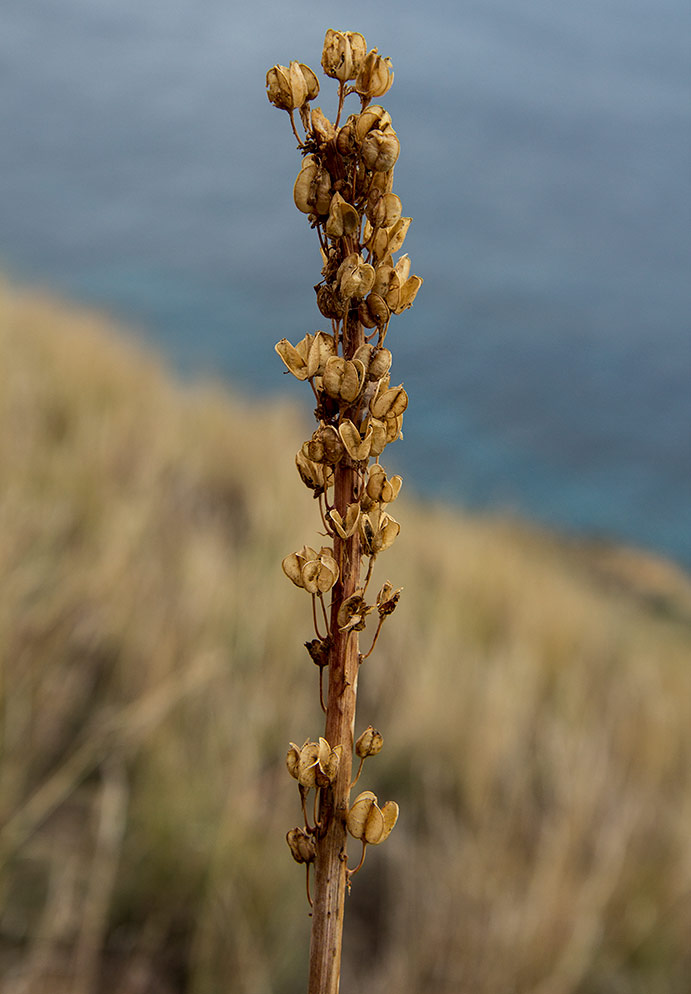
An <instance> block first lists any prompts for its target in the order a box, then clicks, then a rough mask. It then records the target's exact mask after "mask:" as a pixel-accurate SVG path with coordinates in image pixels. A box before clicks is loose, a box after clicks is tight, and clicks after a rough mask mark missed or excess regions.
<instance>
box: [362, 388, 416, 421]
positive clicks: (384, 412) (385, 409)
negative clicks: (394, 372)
mask: <svg viewBox="0 0 691 994" xmlns="http://www.w3.org/2000/svg"><path fill="white" fill-rule="evenodd" d="M407 406H408V394H407V393H406V392H405V390H404V389H403V385H402V384H401V385H400V386H397V387H390V388H389V389H388V390H380V391H379V392H378V393H377V395H376V396H375V397H373V398H372V400H371V401H370V411H371V412H372V416H373V417H375V418H385V417H387V416H391V417H397V416H398V415H400V414H403V412H404V411H405V409H406V408H407Z"/></svg>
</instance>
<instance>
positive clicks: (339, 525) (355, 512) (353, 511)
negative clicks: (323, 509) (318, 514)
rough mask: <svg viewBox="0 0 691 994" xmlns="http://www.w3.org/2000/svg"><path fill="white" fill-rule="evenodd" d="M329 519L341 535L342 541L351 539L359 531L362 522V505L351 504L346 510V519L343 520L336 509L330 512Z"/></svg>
mask: <svg viewBox="0 0 691 994" xmlns="http://www.w3.org/2000/svg"><path fill="white" fill-rule="evenodd" d="M329 518H330V519H331V523H332V524H333V526H334V528H335V529H336V532H337V533H338V534H339V535H340V537H341V538H342V539H344V540H345V539H347V538H350V536H351V535H353V534H354V533H355V532H356V531H357V527H358V523H359V521H360V505H359V504H349V505H348V508H347V510H346V515H345V518H342V517H341V515H340V514H339V513H338V511H337V510H336V509H335V508H334V509H333V510H332V511H329Z"/></svg>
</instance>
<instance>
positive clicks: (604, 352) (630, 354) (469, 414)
mask: <svg viewBox="0 0 691 994" xmlns="http://www.w3.org/2000/svg"><path fill="white" fill-rule="evenodd" d="M346 10H347V19H345V20H344V17H345V14H344V12H345V11H346ZM327 27H335V28H338V29H342V30H359V31H361V32H362V33H364V34H365V35H366V37H367V40H368V43H369V44H370V45H376V46H378V47H379V49H380V51H381V52H382V54H384V55H390V56H391V57H392V59H393V62H394V68H395V73H396V79H395V83H394V87H393V89H392V90H391V91H390V93H389V94H387V96H386V98H384V101H383V102H385V103H386V106H387V107H388V108H389V110H390V112H391V114H392V117H393V121H394V125H395V127H396V129H397V131H398V133H399V136H400V138H401V143H402V152H401V157H400V160H399V163H398V165H397V166H396V191H397V192H398V193H399V195H400V196H401V198H402V200H403V205H404V213H405V214H410V215H412V216H413V218H414V221H413V224H412V226H411V229H410V231H409V233H408V237H407V241H406V246H405V248H406V250H407V251H408V252H409V254H410V255H411V258H412V261H413V271H414V272H416V273H418V274H419V275H421V276H423V277H424V280H425V283H424V286H423V288H422V290H421V292H420V294H419V296H418V299H417V301H416V303H415V306H414V308H413V309H412V310H411V311H409V312H407V313H406V314H404V315H403V316H401V317H399V318H396V319H394V321H393V322H392V325H391V330H390V333H389V339H388V341H387V344H389V345H390V346H391V348H392V350H393V352H394V357H395V359H394V369H393V375H394V380H395V382H399V381H400V380H403V382H404V383H405V385H406V388H407V390H408V392H409V394H410V401H411V403H410V408H409V411H408V413H407V414H406V419H405V425H404V430H405V438H404V441H403V442H402V443H396V445H395V446H393V447H392V448H391V450H390V454H389V452H388V451H387V466H389V468H390V469H391V470H393V471H400V472H403V473H404V475H405V477H406V486H407V487H408V488H410V489H412V490H414V491H417V492H418V493H421V494H423V495H429V496H430V497H433V498H443V499H445V500H450V501H452V502H455V503H457V504H460V505H463V506H465V507H476V508H482V509H489V510H497V511H500V512H510V513H516V514H522V515H525V516H528V517H531V518H533V519H535V520H538V521H541V522H544V523H548V524H549V525H551V526H555V527H558V528H560V529H562V530H564V531H567V532H571V533H575V534H579V535H587V536H589V537H593V536H596V537H597V536H600V537H603V538H606V539H610V538H611V539H614V540H618V541H619V540H623V541H626V542H630V543H635V544H638V545H641V546H643V547H646V548H649V549H652V550H656V551H658V552H661V553H664V554H666V555H668V556H671V557H672V558H674V559H676V560H677V561H678V562H680V563H682V564H684V565H686V566H687V567H691V320H690V315H691V267H690V263H691V236H690V232H691V210H690V206H691V196H690V189H689V179H690V177H691V127H690V126H691V85H690V83H691V78H690V66H691V58H690V56H691V5H689V4H688V0H580V2H579V3H578V4H574V3H573V2H572V0H438V2H434V0H430V2H427V3H419V4H410V3H405V2H403V0H401V2H400V3H397V4H390V3H379V4H376V5H375V4H371V3H370V2H364V0H351V3H349V4H348V5H347V6H346V7H344V6H343V5H337V4H335V3H333V2H331V0H323V2H320V3H318V4H317V3H313V2H309V0H291V2H290V3H285V0H280V2H279V0H271V2H269V3H262V2H261V0H259V2H255V3H253V4H248V3H242V4H240V3H238V2H236V0H118V2H117V3H113V2H112V0H2V5H1V6H0V135H1V136H2V140H1V141H0V268H2V269H3V270H4V271H5V272H8V273H9V274H11V275H12V276H14V277H17V278H19V279H21V280H24V281H31V282H34V283H38V284H39V285H43V286H45V287H48V288H51V289H57V290H58V291H60V292H61V293H63V294H65V295H69V296H71V297H73V298H76V299H78V300H83V301H86V302H87V303H90V304H96V305H98V306H100V307H104V308H107V309H108V310H110V311H111V312H113V313H115V314H116V315H117V316H120V317H123V318H125V319H127V320H128V321H130V322H131V323H133V324H134V326H135V327H136V328H137V329H138V331H139V333H140V334H141V335H142V336H143V337H144V338H146V339H148V340H149V341H152V342H154V343H156V344H157V345H158V346H159V347H161V348H162V349H163V350H164V352H165V353H167V355H168V356H169V358H170V360H171V362H172V363H173V364H174V365H175V366H176V367H177V368H178V369H179V370H181V371H182V372H183V373H184V374H190V375H197V374H207V373H211V374H212V375H215V376H218V377H222V378H224V379H226V380H228V381H229V382H230V383H231V384H232V385H233V386H234V387H235V389H238V390H241V391H242V392H243V393H245V394H248V395H258V394H264V395H271V394H278V393H286V392H288V393H291V394H293V395H295V396H297V397H300V396H301V397H302V399H303V401H304V403H305V405H306V408H308V407H309V406H310V405H309V397H308V396H307V394H306V392H305V391H304V389H301V388H300V385H298V384H295V383H292V382H289V379H290V378H289V377H287V376H283V375H282V372H281V369H282V366H281V363H280V362H279V360H278V359H277V357H276V356H275V354H274V352H273V345H274V342H275V341H277V340H278V339H279V338H282V337H284V336H285V337H287V338H289V339H291V340H292V341H297V340H298V339H299V338H301V337H302V336H303V335H304V334H305V332H307V331H314V330H316V329H317V328H318V327H320V326H321V325H322V324H323V319H322V318H321V317H320V315H319V313H318V311H317V309H316V305H315V303H314V294H313V290H312V287H313V285H314V284H315V283H316V282H317V281H318V280H319V278H320V274H319V269H320V261H319V256H318V251H317V246H316V240H315V238H314V236H313V233H312V232H310V231H309V230H308V227H307V224H306V222H305V218H304V216H303V215H301V214H299V213H298V212H297V211H296V210H295V208H294V205H293V203H292V186H293V182H294V178H295V175H296V174H297V171H298V167H299V156H298V154H297V152H296V149H295V142H294V140H293V139H292V137H291V133H290V129H289V126H288V119H287V116H286V115H285V114H283V113H281V112H279V111H277V110H276V109H275V108H273V107H271V106H270V105H269V104H268V102H267V100H266V97H265V92H264V76H265V72H266V69H267V68H269V67H270V66H271V65H273V64H274V63H276V62H280V63H284V64H285V63H287V62H288V61H289V60H291V59H297V60H298V61H301V62H306V63H308V64H310V65H311V66H312V67H313V68H314V69H315V70H319V59H320V54H321V45H322V40H323V35H324V31H325V29H326V28H327ZM322 79H324V77H322ZM317 102H318V103H320V104H321V106H322V108H323V109H324V111H325V112H326V113H327V114H330V115H333V113H334V110H335V100H334V93H333V87H332V86H331V83H330V81H328V80H325V79H324V83H323V87H322V94H321V95H320V98H319V100H318V101H317ZM353 109H354V110H355V109H356V108H355V107H354V108H353Z"/></svg>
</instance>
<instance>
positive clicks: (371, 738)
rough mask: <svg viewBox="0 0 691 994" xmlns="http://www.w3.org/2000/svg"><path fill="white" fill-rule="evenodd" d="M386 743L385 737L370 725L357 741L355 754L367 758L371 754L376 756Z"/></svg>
mask: <svg viewBox="0 0 691 994" xmlns="http://www.w3.org/2000/svg"><path fill="white" fill-rule="evenodd" d="M383 745H384V737H383V736H382V734H381V732H378V731H377V729H376V728H374V727H373V726H372V725H368V727H367V728H366V729H365V731H364V732H363V733H362V735H360V737H359V738H358V740H357V742H356V743H355V754H356V755H357V756H359V757H360V759H367V758H368V757H369V756H376V755H377V754H378V753H380V752H381V750H382V746H383Z"/></svg>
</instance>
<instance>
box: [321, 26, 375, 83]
mask: <svg viewBox="0 0 691 994" xmlns="http://www.w3.org/2000/svg"><path fill="white" fill-rule="evenodd" d="M366 55H367V42H366V41H365V39H364V38H363V36H362V35H361V34H359V32H357V31H334V30H333V29H332V28H329V29H328V31H327V32H326V37H325V38H324V48H323V51H322V68H323V70H324V72H325V73H326V75H327V76H330V77H331V78H332V79H338V80H340V82H341V83H344V82H345V81H346V80H347V79H355V77H356V76H357V74H358V73H359V72H360V68H361V66H362V63H363V62H364V60H365V56H366Z"/></svg>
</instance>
